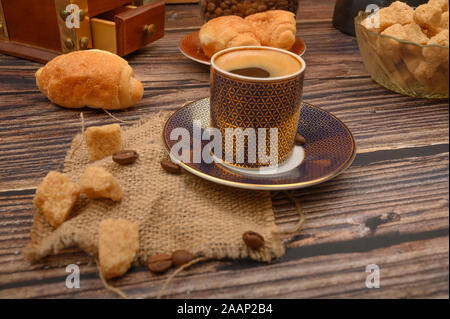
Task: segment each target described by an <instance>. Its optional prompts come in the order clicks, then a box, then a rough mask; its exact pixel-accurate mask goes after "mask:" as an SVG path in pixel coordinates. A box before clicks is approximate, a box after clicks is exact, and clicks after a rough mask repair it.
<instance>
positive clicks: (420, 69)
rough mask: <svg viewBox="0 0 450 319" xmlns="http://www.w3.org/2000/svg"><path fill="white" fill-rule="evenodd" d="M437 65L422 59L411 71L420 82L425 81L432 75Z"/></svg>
mask: <svg viewBox="0 0 450 319" xmlns="http://www.w3.org/2000/svg"><path fill="white" fill-rule="evenodd" d="M437 67H438V65H436V64H434V63H430V62H427V61H423V60H422V61H420V62H419V64H418V65H417V67H416V69H415V70H414V72H413V74H414V77H415V78H416V79H417V80H418V81H419V82H421V83H422V84H423V83H426V82H428V81H429V80H430V79H431V78H432V77H433V75H434V73H435V72H436V69H437Z"/></svg>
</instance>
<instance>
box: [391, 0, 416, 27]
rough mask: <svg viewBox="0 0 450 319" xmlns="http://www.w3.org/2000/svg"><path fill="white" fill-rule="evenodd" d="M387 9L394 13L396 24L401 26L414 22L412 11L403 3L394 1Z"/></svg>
mask: <svg viewBox="0 0 450 319" xmlns="http://www.w3.org/2000/svg"><path fill="white" fill-rule="evenodd" d="M389 8H391V9H393V10H394V11H395V13H396V17H397V23H400V24H402V25H404V24H408V23H412V22H414V9H413V8H411V7H410V6H409V5H407V4H406V3H404V2H401V1H395V2H393V3H392V4H391V5H390V6H389Z"/></svg>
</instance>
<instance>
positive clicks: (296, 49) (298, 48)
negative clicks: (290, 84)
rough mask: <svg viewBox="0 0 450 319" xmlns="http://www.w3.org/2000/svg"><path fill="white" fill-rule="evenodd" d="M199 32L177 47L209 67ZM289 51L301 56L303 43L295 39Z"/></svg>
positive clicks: (186, 55) (190, 57) (187, 36)
mask: <svg viewBox="0 0 450 319" xmlns="http://www.w3.org/2000/svg"><path fill="white" fill-rule="evenodd" d="M199 32H200V31H194V32H192V33H189V34H188V35H186V36H185V37H184V38H183V39H181V41H180V44H179V46H178V47H179V49H180V51H181V53H183V55H184V56H185V57H187V58H188V59H191V60H192V61H195V62H198V63H202V64H206V65H211V63H210V59H209V58H207V57H206V55H205V54H204V53H203V50H202V47H201V45H200V38H199V37H198V34H199ZM289 51H291V52H292V53H294V54H298V55H299V56H302V55H303V54H304V53H305V51H306V45H305V42H303V40H302V39H300V38H299V37H296V38H295V43H294V45H293V46H292V48H291V49H290V50H289Z"/></svg>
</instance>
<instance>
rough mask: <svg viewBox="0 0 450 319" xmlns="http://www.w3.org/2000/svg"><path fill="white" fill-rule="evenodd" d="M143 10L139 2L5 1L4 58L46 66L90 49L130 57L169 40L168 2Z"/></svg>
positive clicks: (1, 13) (1, 6)
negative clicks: (63, 55)
mask: <svg viewBox="0 0 450 319" xmlns="http://www.w3.org/2000/svg"><path fill="white" fill-rule="evenodd" d="M140 4H142V1H139V0H137V1H133V0H0V52H2V53H6V54H10V55H13V56H17V57H21V58H26V59H30V60H34V61H38V62H43V63H45V62H47V61H49V60H51V59H53V58H54V57H55V56H57V55H59V54H61V53H66V52H70V51H75V50H85V49H90V48H95V49H102V50H107V51H110V52H113V53H116V54H118V55H121V56H125V55H127V54H129V53H131V52H133V51H136V50H137V49H139V48H141V47H143V46H145V45H146V44H148V43H150V42H153V41H155V40H157V39H159V38H161V37H163V36H164V21H165V17H164V16H165V7H164V1H163V0H154V1H152V2H150V3H146V4H144V5H140ZM68 6H69V7H68ZM68 9H70V11H68ZM74 17H78V18H77V19H74ZM77 21H78V24H77Z"/></svg>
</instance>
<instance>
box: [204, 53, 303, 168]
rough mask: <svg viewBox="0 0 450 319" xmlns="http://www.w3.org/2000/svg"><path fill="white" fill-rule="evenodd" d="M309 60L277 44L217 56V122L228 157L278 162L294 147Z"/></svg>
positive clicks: (257, 164)
mask: <svg viewBox="0 0 450 319" xmlns="http://www.w3.org/2000/svg"><path fill="white" fill-rule="evenodd" d="M305 69H306V64H305V61H304V60H303V59H302V58H301V57H299V56H298V55H295V54H293V53H291V52H288V51H285V50H281V49H277V48H272V47H263V46H261V47H234V48H229V49H225V50H222V51H220V52H218V53H216V54H215V55H214V56H213V57H212V58H211V98H210V114H211V127H213V128H216V129H218V130H219V131H220V133H221V136H222V160H223V161H224V162H225V163H227V164H229V165H233V166H237V167H240V168H261V167H266V166H271V167H272V166H277V165H279V164H281V163H282V162H284V161H285V160H286V159H287V158H289V156H290V154H291V153H292V150H293V148H294V138H295V134H296V132H297V128H298V123H299V116H300V109H301V105H302V95H303V78H304V73H305Z"/></svg>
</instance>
